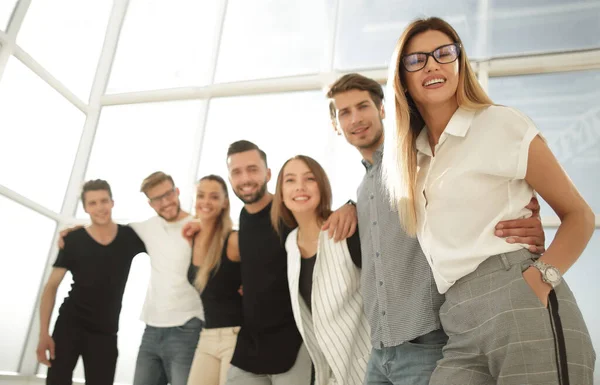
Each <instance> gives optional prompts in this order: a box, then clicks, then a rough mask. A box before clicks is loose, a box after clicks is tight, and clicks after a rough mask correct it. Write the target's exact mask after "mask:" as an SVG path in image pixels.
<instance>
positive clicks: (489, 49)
mask: <svg viewBox="0 0 600 385" xmlns="http://www.w3.org/2000/svg"><path fill="white" fill-rule="evenodd" d="M486 24H487V26H488V31H487V34H488V40H487V41H486V42H485V46H486V50H485V52H482V54H483V55H484V56H506V55H520V54H525V53H527V54H531V53H541V52H556V51H571V50H578V49H589V48H598V47H600V1H598V0H588V1H581V0H544V1H539V0H525V1H523V0H493V1H491V2H490V9H489V11H488V20H487V23H486Z"/></svg>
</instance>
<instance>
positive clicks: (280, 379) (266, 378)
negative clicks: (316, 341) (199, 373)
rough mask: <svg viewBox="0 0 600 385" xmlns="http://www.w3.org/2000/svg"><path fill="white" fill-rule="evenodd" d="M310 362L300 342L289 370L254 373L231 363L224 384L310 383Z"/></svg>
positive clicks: (274, 384)
mask: <svg viewBox="0 0 600 385" xmlns="http://www.w3.org/2000/svg"><path fill="white" fill-rule="evenodd" d="M311 369H312V364H311V361H310V356H309V355H308V350H306V346H304V344H302V345H301V346H300V350H299V351H298V357H297V358H296V362H295V363H294V366H292V368H291V369H290V370H288V371H287V372H285V373H281V374H254V373H250V372H246V371H245V370H242V369H240V368H238V367H236V366H233V365H231V367H230V368H229V373H228V374H227V383H226V385H310V380H311Z"/></svg>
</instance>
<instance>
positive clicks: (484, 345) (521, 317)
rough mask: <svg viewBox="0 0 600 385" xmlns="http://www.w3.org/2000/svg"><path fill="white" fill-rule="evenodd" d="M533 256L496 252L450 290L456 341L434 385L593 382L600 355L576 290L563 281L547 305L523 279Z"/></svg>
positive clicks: (448, 318)
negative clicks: (579, 304)
mask: <svg viewBox="0 0 600 385" xmlns="http://www.w3.org/2000/svg"><path fill="white" fill-rule="evenodd" d="M534 258H537V256H536V255H534V254H531V253H530V252H529V251H527V250H525V249H523V250H519V251H515V252H512V253H506V254H501V255H496V256H493V257H490V258H488V259H487V260H486V261H484V262H483V263H482V264H481V265H479V267H478V268H477V270H475V271H474V272H473V273H471V274H469V275H467V276H465V277H463V278H461V279H460V280H459V281H458V282H456V283H455V284H454V285H453V286H452V287H451V288H450V290H448V292H447V293H446V302H445V303H444V304H443V305H442V308H441V309H440V319H441V321H442V326H443V328H444V330H445V331H446V333H447V334H448V336H449V340H448V344H447V345H446V346H445V347H444V349H443V358H442V359H441V360H440V361H438V365H437V367H436V369H435V371H434V372H433V375H432V377H431V381H430V383H429V384H430V385H442V384H443V385H471V384H472V385H475V384H477V385H482V384H483V385H486V384H499V385H516V384H519V385H521V384H549V385H554V384H556V385H566V384H570V385H592V383H593V370H594V363H595V360H596V354H595V352H594V349H593V347H592V341H591V339H590V335H589V333H588V330H587V327H586V326H585V323H584V321H583V317H582V315H581V312H580V311H579V307H578V306H577V303H576V302H575V298H574V297H573V293H572V292H571V290H570V289H569V287H568V286H567V283H566V282H564V281H563V282H562V283H561V284H560V285H558V286H557V287H556V289H555V290H554V291H553V292H551V294H550V298H549V304H548V308H545V307H544V306H543V305H542V303H541V302H540V300H539V299H538V297H537V296H536V295H535V293H534V292H533V290H532V289H531V288H530V286H529V285H528V284H527V282H526V281H525V280H524V279H523V274H522V273H523V271H524V270H526V269H527V268H528V267H529V266H530V265H531V264H532V263H533V261H534ZM565 378H568V379H567V380H565ZM569 380H570V382H569Z"/></svg>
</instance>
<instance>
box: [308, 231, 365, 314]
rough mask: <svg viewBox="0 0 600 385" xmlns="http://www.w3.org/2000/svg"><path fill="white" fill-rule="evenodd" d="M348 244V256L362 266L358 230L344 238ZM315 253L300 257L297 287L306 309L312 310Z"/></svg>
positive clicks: (357, 265) (358, 265)
mask: <svg viewBox="0 0 600 385" xmlns="http://www.w3.org/2000/svg"><path fill="white" fill-rule="evenodd" d="M346 243H347V244H348V251H349V252H350V258H352V262H353V263H354V265H355V266H356V267H358V268H359V269H360V268H361V266H362V262H361V255H362V254H361V251H360V238H359V235H358V230H357V231H355V232H354V234H352V236H351V237H350V238H348V239H347V240H346ZM316 257H317V255H316V254H315V255H313V256H312V257H310V258H301V259H300V277H299V288H298V290H299V291H300V295H301V296H302V298H303V299H304V302H305V303H306V305H307V306H308V309H309V310H310V311H311V312H312V300H311V299H312V282H313V273H314V271H315V263H316V262H317V258H316Z"/></svg>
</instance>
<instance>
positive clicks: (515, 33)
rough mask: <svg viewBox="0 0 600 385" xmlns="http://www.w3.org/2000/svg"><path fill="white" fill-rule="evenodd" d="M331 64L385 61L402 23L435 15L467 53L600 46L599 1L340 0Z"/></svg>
mask: <svg viewBox="0 0 600 385" xmlns="http://www.w3.org/2000/svg"><path fill="white" fill-rule="evenodd" d="M340 1H341V6H340V18H339V20H340V22H339V30H338V32H337V34H336V36H337V42H336V52H335V67H336V68H338V69H342V70H348V69H361V68H379V67H386V66H387V65H388V63H389V59H390V57H391V55H392V51H393V50H394V46H395V44H396V41H397V40H398V38H399V37H400V35H401V34H402V31H403V30H404V28H405V27H406V26H407V25H408V24H409V23H410V22H411V21H412V20H414V19H415V18H417V17H430V16H439V17H441V18H443V19H445V20H446V21H448V22H449V23H450V24H452V26H453V27H454V28H455V29H456V31H457V32H458V34H459V35H460V37H461V39H462V40H463V43H464V45H465V48H466V50H467V52H468V54H469V57H470V58H471V59H478V58H488V57H497V56H506V55H521V54H531V53H541V52H555V51H568V50H579V49H589V48H598V47H600V23H599V22H598V20H599V19H600V1H599V0H590V1H580V0H548V1H540V0H525V1H522V0H502V1H499V0H492V1H477V0H458V1H452V2H451V1H445V0H422V1H404V0H378V1H363V0H340Z"/></svg>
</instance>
